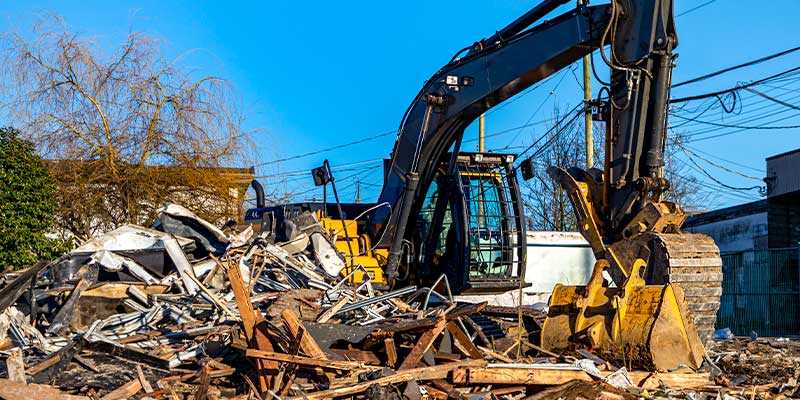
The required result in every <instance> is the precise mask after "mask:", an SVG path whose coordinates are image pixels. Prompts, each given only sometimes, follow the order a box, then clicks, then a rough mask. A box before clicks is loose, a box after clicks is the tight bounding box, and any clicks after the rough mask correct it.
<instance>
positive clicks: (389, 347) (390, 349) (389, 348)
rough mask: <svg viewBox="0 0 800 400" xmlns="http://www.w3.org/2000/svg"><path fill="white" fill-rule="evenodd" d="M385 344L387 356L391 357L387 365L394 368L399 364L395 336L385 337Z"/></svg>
mask: <svg viewBox="0 0 800 400" xmlns="http://www.w3.org/2000/svg"><path fill="white" fill-rule="evenodd" d="M383 345H384V346H385V347H386V356H387V357H388V358H389V360H388V361H387V363H386V365H387V366H388V367H389V368H394V366H395V365H397V347H396V346H395V345H394V338H386V339H383Z"/></svg>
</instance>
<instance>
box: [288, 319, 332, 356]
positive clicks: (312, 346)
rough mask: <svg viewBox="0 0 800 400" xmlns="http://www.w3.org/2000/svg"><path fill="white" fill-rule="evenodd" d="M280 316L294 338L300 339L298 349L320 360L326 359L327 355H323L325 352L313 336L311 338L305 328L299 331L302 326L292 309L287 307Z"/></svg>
mask: <svg viewBox="0 0 800 400" xmlns="http://www.w3.org/2000/svg"><path fill="white" fill-rule="evenodd" d="M281 317H282V319H283V323H284V324H285V325H286V327H287V328H288V329H289V332H290V333H291V334H292V337H293V338H294V340H300V349H302V350H303V352H304V353H306V355H308V356H309V357H311V358H317V359H320V360H327V359H328V356H326V355H325V352H324V351H322V348H320V347H319V345H318V344H317V342H316V341H315V340H314V338H312V337H311V335H309V334H308V332H306V331H305V329H304V330H303V331H302V332H301V330H300V327H302V326H303V323H302V322H301V321H300V318H298V317H297V314H295V313H294V311H292V310H290V309H288V308H287V309H285V310H283V312H282V313H281Z"/></svg>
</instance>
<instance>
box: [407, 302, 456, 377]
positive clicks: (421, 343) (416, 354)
mask: <svg viewBox="0 0 800 400" xmlns="http://www.w3.org/2000/svg"><path fill="white" fill-rule="evenodd" d="M446 325H447V321H446V320H445V318H444V317H443V316H442V317H441V318H440V319H439V321H438V322H437V323H436V325H434V326H433V329H430V330H428V331H426V332H425V333H423V334H422V335H421V336H420V338H419V340H418V341H417V344H415V345H414V347H413V348H412V349H411V352H410V353H408V355H407V356H406V358H405V360H403V363H402V364H401V365H400V368H398V370H400V371H402V370H405V369H410V368H414V367H416V366H417V364H419V362H420V361H422V356H424V355H425V352H426V351H428V349H430V348H431V346H433V341H434V340H436V338H437V337H438V336H439V334H440V333H442V331H443V330H444V328H445V326H446Z"/></svg>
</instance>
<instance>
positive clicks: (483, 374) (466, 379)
mask: <svg viewBox="0 0 800 400" xmlns="http://www.w3.org/2000/svg"><path fill="white" fill-rule="evenodd" d="M628 374H629V376H630V377H631V380H632V381H633V382H634V383H635V384H636V385H638V386H640V387H644V388H656V387H659V385H660V384H663V385H666V386H668V387H675V388H683V389H690V388H691V389H696V388H702V387H705V386H708V385H711V384H713V382H712V381H711V380H709V375H708V374H698V373H686V374H680V373H650V372H639V371H631V372H628ZM571 380H581V381H586V382H592V381H594V378H592V377H591V376H589V374H587V373H586V372H584V371H582V370H578V369H575V370H568V369H548V368H541V367H534V366H530V367H522V368H517V367H497V368H483V367H478V368H466V369H460V370H455V371H453V373H452V375H451V379H450V381H451V382H452V383H453V384H456V385H480V384H492V385H561V384H563V383H566V382H569V381H571Z"/></svg>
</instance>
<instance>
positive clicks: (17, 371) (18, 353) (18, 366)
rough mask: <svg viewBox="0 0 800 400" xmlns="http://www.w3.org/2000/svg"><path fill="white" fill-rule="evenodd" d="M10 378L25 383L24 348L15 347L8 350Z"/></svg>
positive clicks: (7, 361) (7, 359)
mask: <svg viewBox="0 0 800 400" xmlns="http://www.w3.org/2000/svg"><path fill="white" fill-rule="evenodd" d="M6 370H7V371H8V379H11V380H12V381H14V382H19V383H25V362H24V361H23V360H22V349H20V348H19V347H15V348H13V349H11V350H9V351H8V358H6Z"/></svg>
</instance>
